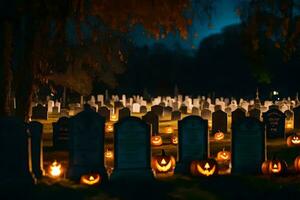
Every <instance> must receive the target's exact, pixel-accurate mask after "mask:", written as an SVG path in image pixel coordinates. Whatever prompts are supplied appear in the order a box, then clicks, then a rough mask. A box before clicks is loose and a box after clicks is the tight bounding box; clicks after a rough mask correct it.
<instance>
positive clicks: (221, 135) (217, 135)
mask: <svg viewBox="0 0 300 200" xmlns="http://www.w3.org/2000/svg"><path fill="white" fill-rule="evenodd" d="M224 137H225V135H224V133H222V132H221V131H218V132H216V133H215V135H214V138H215V140H223V139H224Z"/></svg>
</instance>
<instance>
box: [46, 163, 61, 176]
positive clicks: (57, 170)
mask: <svg viewBox="0 0 300 200" xmlns="http://www.w3.org/2000/svg"><path fill="white" fill-rule="evenodd" d="M49 174H50V176H51V177H53V178H58V177H60V175H61V174H62V167H61V164H60V163H59V162H57V161H56V160H55V161H54V162H53V163H52V164H51V165H50V167H49Z"/></svg>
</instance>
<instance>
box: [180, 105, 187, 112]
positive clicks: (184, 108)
mask: <svg viewBox="0 0 300 200" xmlns="http://www.w3.org/2000/svg"><path fill="white" fill-rule="evenodd" d="M179 111H180V112H181V113H182V114H187V106H186V105H184V104H181V106H180V109H179Z"/></svg>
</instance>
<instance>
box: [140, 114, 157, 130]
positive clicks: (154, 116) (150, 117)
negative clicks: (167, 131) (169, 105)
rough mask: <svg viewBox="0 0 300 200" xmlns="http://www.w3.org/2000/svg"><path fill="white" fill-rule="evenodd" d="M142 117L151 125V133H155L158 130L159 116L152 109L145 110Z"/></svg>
mask: <svg viewBox="0 0 300 200" xmlns="http://www.w3.org/2000/svg"><path fill="white" fill-rule="evenodd" d="M142 119H143V120H144V121H145V122H146V123H148V124H150V125H151V134H152V135H157V134H158V131H159V118H158V116H157V114H156V113H155V112H153V111H150V112H147V113H146V115H144V116H143V117H142Z"/></svg>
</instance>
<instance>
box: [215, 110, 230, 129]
mask: <svg viewBox="0 0 300 200" xmlns="http://www.w3.org/2000/svg"><path fill="white" fill-rule="evenodd" d="M218 131H221V132H223V133H227V114H226V113H225V112H223V111H222V110H218V111H216V112H213V114H212V133H213V134H214V133H216V132H218Z"/></svg>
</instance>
